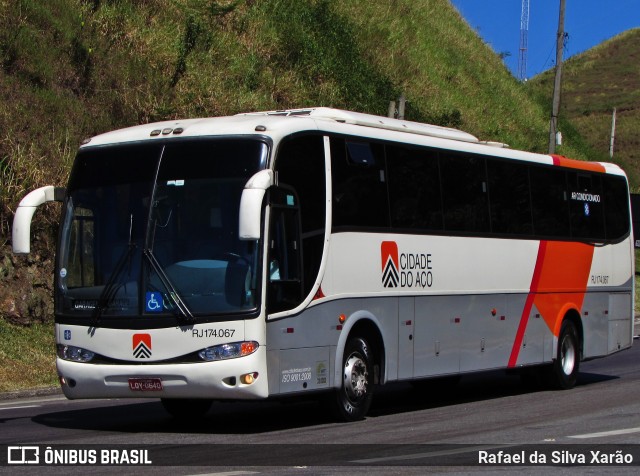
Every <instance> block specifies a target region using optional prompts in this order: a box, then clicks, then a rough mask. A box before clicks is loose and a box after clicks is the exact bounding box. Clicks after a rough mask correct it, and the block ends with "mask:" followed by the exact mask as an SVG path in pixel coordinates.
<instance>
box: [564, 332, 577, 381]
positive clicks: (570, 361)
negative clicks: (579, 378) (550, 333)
mask: <svg viewBox="0 0 640 476" xmlns="http://www.w3.org/2000/svg"><path fill="white" fill-rule="evenodd" d="M560 357H561V364H562V372H564V374H565V375H571V373H572V372H573V369H574V367H575V365H576V349H575V346H574V345H573V339H571V337H569V336H568V335H567V336H565V337H564V339H562V347H561V356H560Z"/></svg>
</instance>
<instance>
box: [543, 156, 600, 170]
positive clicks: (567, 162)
mask: <svg viewBox="0 0 640 476" xmlns="http://www.w3.org/2000/svg"><path fill="white" fill-rule="evenodd" d="M551 157H552V158H553V165H559V166H561V167H570V168H572V169H580V170H588V171H590V172H604V171H605V168H604V166H603V165H602V164H599V163H597V162H585V161H583V160H575V159H568V158H566V157H564V156H562V155H552V156H551Z"/></svg>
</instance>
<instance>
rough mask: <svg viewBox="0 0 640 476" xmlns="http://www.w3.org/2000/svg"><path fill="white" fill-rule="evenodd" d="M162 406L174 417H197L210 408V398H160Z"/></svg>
mask: <svg viewBox="0 0 640 476" xmlns="http://www.w3.org/2000/svg"><path fill="white" fill-rule="evenodd" d="M161 401H162V406H163V407H164V409H165V410H166V411H167V413H169V414H170V415H171V416H173V417H176V418H186V419H192V418H198V417H201V416H203V415H204V414H205V413H207V412H208V411H209V409H210V408H211V404H212V403H213V402H212V401H211V400H205V399H199V398H162V399H161Z"/></svg>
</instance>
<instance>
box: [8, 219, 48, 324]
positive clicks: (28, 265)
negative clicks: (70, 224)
mask: <svg viewBox="0 0 640 476" xmlns="http://www.w3.org/2000/svg"><path fill="white" fill-rule="evenodd" d="M54 236H55V233H54V230H38V231H37V232H36V233H34V238H33V241H32V251H31V254H29V255H28V256H17V255H14V254H13V253H12V251H11V245H10V244H9V242H8V241H6V240H2V241H4V244H3V245H2V246H0V319H4V320H6V321H8V322H10V323H12V324H18V325H23V326H27V325H29V324H32V323H34V322H47V321H51V320H53V265H54V256H55V239H54Z"/></svg>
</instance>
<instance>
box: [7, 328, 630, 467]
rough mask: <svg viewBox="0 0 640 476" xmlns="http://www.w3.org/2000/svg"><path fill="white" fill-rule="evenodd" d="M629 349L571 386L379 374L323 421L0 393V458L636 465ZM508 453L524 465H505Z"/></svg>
mask: <svg viewBox="0 0 640 476" xmlns="http://www.w3.org/2000/svg"><path fill="white" fill-rule="evenodd" d="M639 362H640V342H639V341H638V340H637V339H636V340H635V346H634V347H633V348H632V349H630V350H626V351H623V352H620V353H618V354H616V355H614V356H610V357H607V358H605V359H600V360H595V361H591V362H585V363H583V364H582V366H581V375H580V378H579V382H578V385H577V386H576V388H574V389H572V390H569V391H551V390H544V389H540V388H537V387H531V386H530V385H527V384H525V383H523V381H522V380H521V379H520V377H519V376H517V375H508V374H506V373H505V372H490V373H485V374H480V375H473V376H465V377H463V378H462V380H461V381H460V383H459V385H458V386H457V387H456V388H455V389H454V390H453V391H450V390H449V389H447V388H446V387H444V386H441V385H432V386H427V388H424V389H420V390H416V389H414V388H413V387H412V386H411V385H408V384H395V385H389V386H386V387H383V388H380V389H378V391H377V393H376V395H375V400H374V404H373V406H372V409H371V411H370V416H369V417H368V418H367V419H366V420H364V421H361V422H357V423H349V424H344V423H342V424H341V423H335V422H333V421H332V420H331V419H330V417H328V416H327V413H326V411H325V408H324V407H323V406H322V405H321V404H319V403H318V402H314V401H306V402H300V401H289V402H259V403H219V404H216V405H214V407H213V408H212V409H211V411H210V412H209V413H208V414H207V415H206V417H205V418H204V419H201V420H199V421H195V422H189V421H180V420H175V419H173V418H171V417H169V416H168V415H167V414H166V413H165V412H164V410H163V408H162V406H161V404H160V403H159V402H158V401H156V400H84V401H68V400H66V399H64V397H62V396H61V395H50V396H45V397H32V398H17V399H9V400H0V472H7V473H14V472H15V470H16V469H18V467H17V466H21V467H20V468H19V469H20V472H21V473H26V474H113V473H115V472H120V473H124V474H133V473H135V474H147V473H149V474H151V473H153V474H170V475H179V474H220V475H234V476H235V475H238V476H239V475H244V474H287V475H289V474H291V475H294V474H295V475H308V474H313V475H315V474H367V475H374V474H425V473H442V472H445V473H448V474H466V473H474V472H491V473H495V472H497V471H499V472H501V473H503V474H504V473H506V474H510V473H513V474H515V473H522V472H523V471H524V472H525V473H526V474H532V473H535V474H554V475H557V474H584V473H585V472H586V473H593V474H603V473H605V474H636V473H637V471H638V469H639V468H638V466H635V467H630V466H629V465H628V464H623V465H620V466H609V465H602V464H601V461H602V460H601V459H600V460H598V461H596V463H594V462H593V453H592V451H600V452H601V453H600V454H596V455H600V457H602V456H601V455H603V454H608V455H612V457H613V458H615V457H618V458H619V457H625V458H627V459H628V458H633V464H636V465H640V395H639V392H640V365H639ZM122 445H125V446H122ZM568 445H571V446H568ZM627 445H632V446H627ZM633 445H635V446H633ZM14 446H21V447H23V448H25V451H26V453H24V454H23V457H24V458H25V460H28V459H29V458H32V457H33V451H34V450H33V448H34V447H35V448H38V451H39V458H40V461H41V463H42V461H43V460H44V459H45V452H46V451H47V448H48V447H49V448H51V450H53V451H51V452H49V453H48V456H49V457H51V455H57V457H58V458H59V459H58V463H60V462H62V463H65V462H66V463H69V462H71V463H74V462H75V461H74V460H73V458H74V456H73V455H72V453H73V452H74V451H75V452H76V453H75V455H76V456H75V457H77V458H90V456H92V455H93V456H94V458H95V460H96V464H87V465H78V464H70V465H61V464H58V465H47V464H41V465H7V461H8V460H9V459H11V461H20V457H21V456H20V455H21V454H22V453H20V451H22V450H16V449H15V448H11V449H10V447H14ZM105 449H106V450H109V451H110V450H114V451H115V452H116V453H114V455H113V458H114V461H115V463H122V462H123V460H125V461H126V458H127V457H128V458H130V461H129V462H132V461H133V460H134V458H137V457H141V458H146V459H147V461H151V462H152V464H140V465H130V466H117V465H115V464H114V465H101V464H99V463H100V462H101V460H100V458H101V457H102V453H101V452H102V451H103V450H105ZM58 450H60V451H58ZM70 450H71V452H70ZM122 450H124V451H122ZM131 450H135V451H131ZM11 451H13V453H10V452H11ZM16 451H18V453H16ZM83 451H84V453H82V452H83ZM118 451H119V452H120V453H118ZM144 451H146V452H144ZM554 451H555V452H556V453H555V454H553V452H554ZM616 451H619V453H616ZM30 452H31V453H30ZM92 452H93V453H92ZM481 452H484V453H482V454H484V455H486V458H489V460H488V462H489V463H492V462H493V463H495V462H496V461H495V459H496V458H502V460H498V463H499V464H480V465H478V462H479V458H480V456H481ZM506 453H509V454H510V455H513V454H515V455H516V456H510V457H511V458H512V460H511V461H512V462H513V458H517V457H519V456H520V455H521V456H520V457H522V458H525V460H526V461H525V462H526V463H527V465H526V466H523V465H520V464H517V463H518V461H515V463H516V465H515V466H508V465H504V464H503V463H504V458H506V456H505V454H506ZM540 454H543V455H544V456H545V457H546V458H547V460H548V461H547V463H550V462H551V459H552V458H554V462H555V463H567V462H568V463H575V462H577V463H581V461H580V458H581V457H584V458H585V459H586V462H587V463H589V464H587V465H586V466H585V465H580V466H578V467H575V466H565V465H562V464H560V465H549V464H547V465H541V464H539V462H536V461H533V459H535V458H539V455H540ZM581 455H582V456H581ZM64 458H67V460H66V461H65V460H64ZM491 458H493V460H491ZM571 458H573V461H572V460H571ZM142 462H143V463H144V459H143V461H142ZM89 463H91V460H90V459H89Z"/></svg>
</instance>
